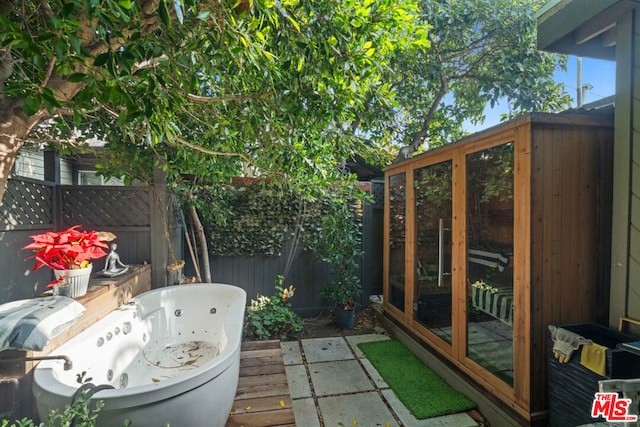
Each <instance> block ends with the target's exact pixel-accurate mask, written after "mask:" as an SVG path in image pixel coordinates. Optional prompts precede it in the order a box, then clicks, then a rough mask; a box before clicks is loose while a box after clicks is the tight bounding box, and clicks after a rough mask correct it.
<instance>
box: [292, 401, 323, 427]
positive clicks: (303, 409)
mask: <svg viewBox="0 0 640 427" xmlns="http://www.w3.org/2000/svg"><path fill="white" fill-rule="evenodd" d="M293 413H294V414H295V417H296V425H298V426H300V427H303V426H304V427H320V419H319V418H318V409H317V408H316V403H315V401H314V400H313V398H310V397H307V398H304V399H294V400H293Z"/></svg>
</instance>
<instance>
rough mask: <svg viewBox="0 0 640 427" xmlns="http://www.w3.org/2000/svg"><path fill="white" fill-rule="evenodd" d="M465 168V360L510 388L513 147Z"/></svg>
mask: <svg viewBox="0 0 640 427" xmlns="http://www.w3.org/2000/svg"><path fill="white" fill-rule="evenodd" d="M466 162H467V187H466V190H467V207H466V211H467V218H466V224H467V226H466V228H467V236H466V237H467V280H466V286H467V295H468V308H467V356H468V357H469V358H470V359H472V360H473V361H475V362H476V363H478V364H479V365H481V366H482V367H483V368H485V369H486V370H488V371H489V372H491V373H492V374H494V375H495V376H496V377H498V378H500V379H501V380H502V381H504V382H505V383H507V384H509V385H511V386H513V319H514V317H513V315H514V312H515V310H517V307H514V304H513V226H514V205H513V180H514V174H513V143H508V144H503V145H499V146H496V147H493V148H488V149H485V150H482V151H479V152H476V153H472V154H469V155H467V160H466Z"/></svg>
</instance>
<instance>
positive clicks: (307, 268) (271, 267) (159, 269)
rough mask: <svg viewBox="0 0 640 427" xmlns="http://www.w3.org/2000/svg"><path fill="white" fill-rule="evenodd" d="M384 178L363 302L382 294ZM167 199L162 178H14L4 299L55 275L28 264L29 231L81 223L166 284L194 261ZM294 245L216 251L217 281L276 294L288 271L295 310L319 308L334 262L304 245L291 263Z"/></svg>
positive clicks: (0, 249) (367, 238) (0, 229)
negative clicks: (78, 182) (74, 182)
mask: <svg viewBox="0 0 640 427" xmlns="http://www.w3.org/2000/svg"><path fill="white" fill-rule="evenodd" d="M383 185H384V184H383V183H382V182H376V181H374V182H373V183H372V184H371V193H372V195H373V196H374V197H373V199H374V202H373V203H367V204H365V206H364V216H363V236H362V248H363V257H362V260H361V276H360V277H361V280H362V285H363V294H362V298H361V300H360V303H361V304H366V303H367V300H368V297H369V295H370V294H381V293H382V222H383V221H382V219H383V218H382V206H383ZM169 199H170V197H169V196H168V195H167V194H166V191H165V190H164V187H163V186H162V185H160V186H156V187H148V186H130V187H121V186H117V187H116V186H56V185H53V184H52V183H47V182H42V181H34V180H29V179H10V180H9V182H8V187H7V191H6V192H5V196H4V200H3V203H2V204H1V205H0V215H1V216H0V271H1V272H2V282H0V304H2V303H5V302H9V301H14V300H18V299H23V298H31V297H33V296H36V295H38V294H39V293H41V292H42V291H43V290H44V286H45V285H46V284H47V283H48V282H49V281H50V280H51V279H52V277H51V272H50V271H49V270H47V269H45V268H42V269H40V270H38V271H35V272H31V271H30V270H31V267H32V266H33V261H32V260H27V261H25V259H26V258H27V257H28V256H29V254H28V253H27V252H25V251H22V250H20V248H21V247H23V246H25V245H26V244H28V243H29V242H30V240H29V236H30V235H31V234H35V233H42V232H45V231H53V230H62V229H64V228H67V227H70V226H73V225H76V224H81V225H82V228H83V229H87V230H91V229H96V230H101V231H110V232H112V233H114V234H115V235H116V236H117V240H116V243H117V244H118V254H119V255H120V258H121V259H122V260H123V262H125V263H127V264H144V263H151V266H152V284H153V287H154V288H157V287H161V286H165V285H166V283H167V274H166V265H168V264H169V263H171V262H172V261H174V260H175V259H185V261H187V264H186V265H185V270H184V272H185V274H187V275H193V267H192V263H191V260H190V258H189V257H188V256H187V255H188V254H187V253H185V250H184V245H183V233H182V222H181V219H180V218H179V215H177V210H176V209H175V203H170V202H168V200H169ZM165 231H166V232H165ZM167 234H168V235H169V238H170V239H171V241H172V246H173V249H174V254H173V255H172V254H171V253H170V250H169V245H168V244H167V236H166V235H167ZM290 250H291V242H287V243H286V244H285V248H284V250H283V253H282V255H281V256H279V257H275V256H273V257H272V256H257V257H221V256H212V257H211V260H210V261H211V270H212V280H213V281H214V282H220V283H230V284H234V285H237V286H240V287H242V288H244V289H245V290H246V291H247V295H248V298H249V299H251V298H254V299H255V298H256V296H257V295H258V294H261V295H267V296H270V295H272V294H273V292H274V284H275V280H276V278H277V277H278V275H282V274H285V273H286V277H285V283H286V284H287V285H289V284H294V285H295V286H296V288H297V293H296V296H295V297H294V298H293V300H292V306H293V308H294V310H295V311H296V312H298V313H299V314H301V315H303V316H307V315H309V316H310V315H316V314H317V313H319V312H320V311H322V310H325V309H326V308H328V305H329V301H326V300H324V299H322V298H321V297H320V295H319V292H318V291H319V289H320V288H322V287H323V286H325V285H326V284H327V283H328V281H329V280H330V267H329V266H328V265H327V264H326V263H322V262H320V261H318V260H316V259H315V257H314V255H313V254H312V253H307V252H304V251H302V250H300V249H297V250H295V251H294V253H293V255H294V256H293V258H292V260H291V262H290V263H289V262H288V258H289V255H290ZM186 252H188V251H186ZM174 257H175V259H174ZM102 263H103V261H102V260H97V261H96V268H102V267H103V264H102ZM288 264H290V267H289V268H287V267H286V266H287V265H288Z"/></svg>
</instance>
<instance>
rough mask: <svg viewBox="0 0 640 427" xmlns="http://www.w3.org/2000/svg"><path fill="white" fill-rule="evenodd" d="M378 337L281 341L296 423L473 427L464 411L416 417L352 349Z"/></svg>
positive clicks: (328, 426) (307, 426)
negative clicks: (432, 416) (424, 418)
mask: <svg viewBox="0 0 640 427" xmlns="http://www.w3.org/2000/svg"><path fill="white" fill-rule="evenodd" d="M383 339H389V337H388V336H387V335H385V334H367V335H356V336H349V337H331V338H313V339H303V340H300V342H297V341H290V342H283V343H282V345H281V347H282V353H283V357H284V360H285V370H286V373H287V380H288V382H289V391H290V393H291V398H292V399H293V409H294V413H295V417H296V425H298V426H300V427H321V426H324V427H335V426H350V425H359V426H382V427H384V426H398V425H400V423H402V424H401V425H403V426H405V427H477V426H478V424H477V423H476V421H475V420H474V419H473V418H472V417H471V416H469V414H467V413H459V414H452V415H446V416H442V417H436V418H429V419H426V420H418V419H416V418H415V417H414V416H413V415H412V414H411V412H410V411H409V410H408V409H407V408H406V407H405V406H404V405H403V404H402V402H400V400H399V399H398V398H397V397H396V396H395V394H394V393H393V391H392V390H391V389H390V388H389V387H388V385H387V384H386V383H385V382H384V380H383V379H382V377H381V376H380V374H378V372H377V371H376V370H375V368H374V367H373V365H371V363H370V362H369V361H368V360H367V359H366V357H365V355H364V354H363V353H362V352H361V351H360V349H359V348H358V343H361V342H368V341H379V340H383ZM303 353H304V354H303ZM387 423H388V424H387Z"/></svg>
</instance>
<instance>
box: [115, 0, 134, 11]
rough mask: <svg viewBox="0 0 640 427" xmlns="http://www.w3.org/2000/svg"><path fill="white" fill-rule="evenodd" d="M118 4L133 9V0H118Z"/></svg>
mask: <svg viewBox="0 0 640 427" xmlns="http://www.w3.org/2000/svg"><path fill="white" fill-rule="evenodd" d="M118 5H119V6H120V7H122V8H124V9H127V10H129V9H131V0H118Z"/></svg>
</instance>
